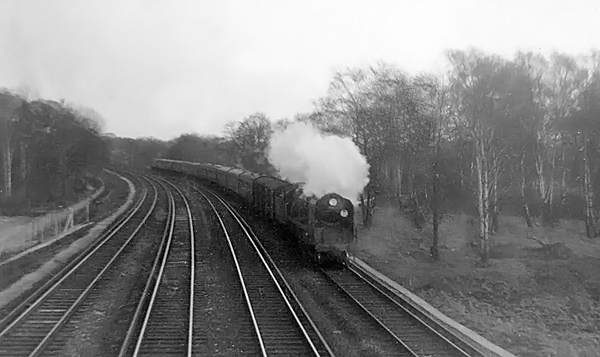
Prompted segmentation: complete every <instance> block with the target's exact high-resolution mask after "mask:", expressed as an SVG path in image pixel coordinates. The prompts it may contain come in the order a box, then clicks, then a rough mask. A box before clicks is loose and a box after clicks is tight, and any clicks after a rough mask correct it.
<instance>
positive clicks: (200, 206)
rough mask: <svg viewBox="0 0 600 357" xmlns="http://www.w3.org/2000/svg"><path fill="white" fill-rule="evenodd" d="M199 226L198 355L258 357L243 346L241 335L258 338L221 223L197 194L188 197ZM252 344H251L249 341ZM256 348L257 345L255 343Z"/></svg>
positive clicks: (197, 236) (196, 225)
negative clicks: (246, 355) (248, 356)
mask: <svg viewBox="0 0 600 357" xmlns="http://www.w3.org/2000/svg"><path fill="white" fill-rule="evenodd" d="M188 197H191V198H192V202H193V204H192V207H193V213H194V218H195V227H196V249H197V255H198V256H199V257H201V258H202V259H199V260H197V261H198V263H199V264H198V265H197V266H198V268H197V269H196V278H197V281H198V284H197V285H198V287H199V289H197V291H196V293H197V296H198V298H197V304H196V305H195V306H196V315H195V320H196V321H202V322H203V323H201V325H200V330H199V331H198V334H197V335H198V336H199V337H200V338H199V339H198V342H197V344H196V346H195V348H197V349H196V352H197V353H198V355H211V356H239V355H242V354H250V355H255V354H257V353H258V352H259V351H258V349H256V350H254V349H251V348H249V347H248V345H252V343H241V344H240V336H254V332H253V327H252V325H251V322H250V320H249V317H248V313H247V308H246V305H245V301H244V297H243V295H242V290H241V287H240V283H239V280H238V277H237V273H236V271H235V268H234V266H233V260H232V257H231V253H230V252H229V248H228V246H227V243H226V241H225V237H224V235H223V232H222V230H221V227H220V225H219V222H218V221H217V219H216V218H215V217H214V214H212V213H211V208H210V206H209V205H208V203H206V201H205V200H204V199H201V198H198V194H197V193H192V194H188ZM245 342H251V341H245ZM254 345H256V343H254Z"/></svg>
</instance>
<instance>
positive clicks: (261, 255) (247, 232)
mask: <svg viewBox="0 0 600 357" xmlns="http://www.w3.org/2000/svg"><path fill="white" fill-rule="evenodd" d="M196 190H197V189H196ZM197 191H198V192H200V191H199V190H197ZM208 192H210V193H211V194H212V195H213V197H215V198H216V199H217V200H219V202H221V204H222V205H223V206H224V207H225V208H226V209H227V211H229V213H230V214H231V215H232V216H233V218H234V219H235V220H236V222H237V223H238V224H239V225H240V227H241V228H242V230H243V231H244V234H245V235H246V238H247V239H248V241H249V242H250V243H251V244H252V246H253V248H254V250H255V251H256V253H257V254H258V257H259V258H260V260H261V262H262V264H263V265H264V267H265V268H266V270H267V272H268V273H269V276H270V277H271V279H272V281H273V282H274V284H275V286H276V287H277V290H278V291H279V293H280V295H281V296H282V298H283V300H284V301H285V304H286V306H287V308H288V310H289V311H290V313H291V314H292V316H293V318H294V320H295V322H296V324H297V326H298V327H299V328H300V331H301V332H302V335H303V336H304V338H305V340H306V342H308V344H309V346H310V349H311V350H312V352H313V354H314V355H315V356H319V352H318V351H317V348H316V347H315V345H314V343H313V342H312V339H311V338H310V336H309V335H308V332H307V331H306V329H305V328H304V326H303V324H302V322H301V321H300V318H299V317H298V315H297V313H296V311H294V308H293V307H292V305H291V303H290V301H289V299H288V297H287V295H286V294H285V292H284V290H283V288H282V287H281V284H280V283H279V281H278V279H277V278H276V277H275V274H274V273H273V271H272V269H271V267H270V266H269V264H268V263H267V261H266V260H265V257H264V256H265V255H266V256H267V257H268V258H269V260H270V262H271V264H272V266H273V267H275V269H277V267H276V265H275V263H274V262H273V260H272V259H270V257H269V256H268V254H266V250H264V247H262V246H261V247H262V248H263V249H262V250H261V249H259V248H258V246H257V244H256V242H258V239H253V238H256V235H254V232H252V234H250V232H251V231H252V230H251V229H250V227H249V225H248V224H247V223H246V222H245V221H244V222H243V219H241V216H239V214H237V212H235V210H234V209H233V208H232V207H231V206H230V205H229V204H227V203H226V202H225V201H224V200H223V199H222V198H221V197H219V196H218V195H217V194H215V193H214V192H212V191H211V190H208ZM211 206H212V204H211ZM213 209H214V206H213ZM215 213H216V212H215ZM259 244H260V242H259ZM277 273H278V275H279V277H280V278H282V279H283V274H281V271H279V269H277ZM283 281H285V279H283ZM285 285H286V287H287V288H288V291H291V289H290V287H289V285H288V284H287V282H285ZM294 297H295V296H294ZM296 303H297V304H298V306H300V307H301V308H302V305H301V304H300V303H299V301H298V300H297V299H296ZM302 311H303V312H304V313H305V314H306V311H305V310H304V309H303V308H302ZM305 317H308V315H305ZM308 320H309V321H310V322H311V324H312V321H311V320H310V319H309V318H308ZM312 327H313V328H315V331H317V335H318V336H319V337H322V336H321V335H320V333H318V330H317V329H316V326H315V325H314V324H312ZM321 342H324V340H323V339H322V340H321ZM324 345H325V346H326V349H327V350H328V352H329V353H330V355H333V352H332V351H331V349H330V348H329V346H328V345H327V344H324Z"/></svg>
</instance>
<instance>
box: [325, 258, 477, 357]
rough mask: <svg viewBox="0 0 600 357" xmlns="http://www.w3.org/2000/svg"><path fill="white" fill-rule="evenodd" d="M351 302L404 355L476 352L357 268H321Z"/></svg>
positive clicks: (445, 356)
mask: <svg viewBox="0 0 600 357" xmlns="http://www.w3.org/2000/svg"><path fill="white" fill-rule="evenodd" d="M321 271H322V273H323V274H324V275H325V276H326V277H327V278H328V279H329V280H330V281H331V282H332V283H334V284H335V285H336V287H337V288H338V290H340V291H341V292H343V294H344V295H345V296H346V297H347V298H348V299H349V300H351V301H352V303H353V305H354V306H356V307H357V308H358V309H359V310H361V311H362V312H363V313H364V314H367V315H369V316H370V317H371V318H372V320H373V321H375V322H376V324H377V325H379V326H380V327H381V330H383V331H385V333H386V334H388V335H389V336H391V337H392V338H393V339H394V340H396V341H397V343H398V345H399V346H400V347H401V349H402V350H403V352H404V354H403V355H406V356H419V357H425V356H436V357H437V356H440V357H465V356H479V353H478V352H477V351H475V350H474V349H472V348H471V347H469V346H468V345H466V344H465V343H464V342H462V341H460V340H459V339H458V338H456V337H454V336H452V335H451V334H450V333H449V332H447V331H445V330H444V329H443V328H442V327H440V326H437V325H436V324H434V323H433V322H431V321H427V320H428V319H427V318H426V317H425V316H423V315H422V314H420V313H419V312H417V311H416V310H414V309H411V308H410V306H409V304H408V303H407V302H406V301H404V300H403V299H402V298H401V297H400V296H398V295H396V294H394V293H393V292H391V291H389V290H388V289H387V288H385V287H383V286H381V285H380V284H378V283H377V282H375V281H374V280H373V279H371V278H370V277H368V276H367V275H366V274H365V273H364V272H362V271H361V270H360V269H359V268H357V267H353V266H349V267H347V268H345V269H341V270H321Z"/></svg>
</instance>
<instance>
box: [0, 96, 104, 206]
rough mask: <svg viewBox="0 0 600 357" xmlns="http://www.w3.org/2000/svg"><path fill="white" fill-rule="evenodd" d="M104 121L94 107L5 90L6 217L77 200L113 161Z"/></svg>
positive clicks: (1, 143) (2, 186)
mask: <svg viewBox="0 0 600 357" xmlns="http://www.w3.org/2000/svg"><path fill="white" fill-rule="evenodd" d="M100 123H101V118H100V116H99V114H97V113H96V112H94V111H93V110H91V109H88V108H79V107H76V106H74V105H69V104H65V103H64V101H61V102H56V101H51V100H42V99H39V100H32V101H29V100H27V99H26V98H25V97H24V96H21V95H19V94H17V93H14V92H11V91H8V90H0V165H1V168H2V173H1V174H0V214H2V215H14V214H29V213H31V212H32V210H43V209H52V208H55V207H57V206H61V205H66V204H68V203H72V202H74V201H76V200H77V199H78V195H80V194H81V193H82V192H85V190H86V187H87V185H88V184H89V181H87V180H86V177H87V176H89V175H94V174H96V173H97V170H99V169H100V168H102V167H103V166H104V165H106V164H107V163H108V161H109V159H110V156H109V154H110V152H109V149H108V145H107V143H106V142H105V141H104V140H103V138H102V137H101V134H100V130H101V128H100Z"/></svg>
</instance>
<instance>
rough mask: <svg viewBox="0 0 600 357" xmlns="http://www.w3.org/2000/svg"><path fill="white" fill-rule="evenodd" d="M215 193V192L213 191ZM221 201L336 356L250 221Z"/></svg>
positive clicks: (317, 333) (314, 329) (328, 351)
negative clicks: (243, 228) (262, 254)
mask: <svg viewBox="0 0 600 357" xmlns="http://www.w3.org/2000/svg"><path fill="white" fill-rule="evenodd" d="M213 194H214V193H213ZM221 202H222V203H223V204H224V205H225V206H227V207H228V210H229V212H231V213H232V214H233V215H235V216H236V217H237V218H236V220H237V221H238V223H240V222H241V223H240V224H243V225H244V227H246V229H245V231H246V232H247V234H249V235H251V237H252V240H253V241H254V243H256V245H257V246H258V247H259V248H260V250H261V251H262V252H263V253H264V256H265V258H266V259H267V261H268V262H269V263H270V264H271V267H272V268H273V269H275V271H276V272H277V275H278V276H279V278H280V279H281V281H282V282H283V284H284V286H285V288H286V291H287V292H288V293H289V294H290V295H291V296H292V298H293V299H294V302H295V303H296V305H297V306H298V307H299V308H300V310H301V311H302V313H303V314H304V317H305V318H306V320H307V321H308V322H309V324H310V325H311V327H312V328H313V331H314V332H315V334H316V335H317V336H318V337H319V339H320V342H321V343H322V344H323V346H324V347H325V349H326V350H327V353H328V354H329V356H330V357H334V356H335V354H334V353H333V351H332V350H331V347H329V345H328V344H327V342H326V341H325V338H324V337H323V335H322V334H321V332H320V331H319V329H318V328H317V325H316V324H315V323H314V321H313V320H312V319H311V318H310V316H309V314H308V312H307V311H306V309H304V306H303V305H302V303H300V300H299V299H298V297H297V296H296V294H295V293H294V291H293V290H292V287H291V286H290V285H289V283H288V282H287V280H286V279H285V277H284V276H283V273H282V272H281V270H280V269H279V268H278V267H277V265H276V264H275V262H274V261H273V259H272V258H271V256H270V255H269V254H268V253H267V249H266V248H265V247H264V246H263V244H262V243H261V242H260V239H258V236H257V235H256V234H255V233H254V231H253V230H252V228H251V227H250V225H249V224H248V222H246V220H245V219H243V218H242V216H241V215H240V214H239V212H237V211H236V210H235V209H233V207H231V205H230V204H229V203H227V202H225V201H223V200H221Z"/></svg>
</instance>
